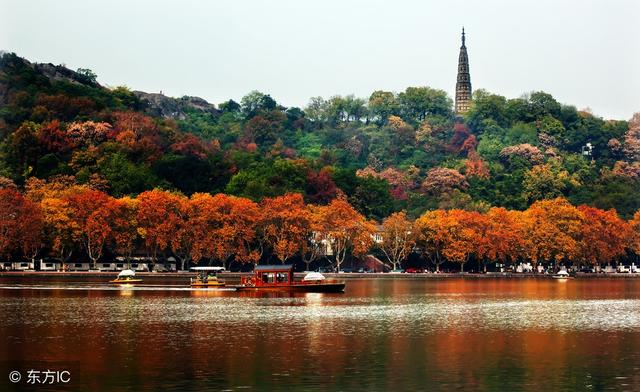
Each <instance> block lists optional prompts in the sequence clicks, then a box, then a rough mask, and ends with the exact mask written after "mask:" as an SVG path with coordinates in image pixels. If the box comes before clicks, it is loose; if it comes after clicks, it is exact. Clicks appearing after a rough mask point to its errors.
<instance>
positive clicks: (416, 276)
mask: <svg viewBox="0 0 640 392" xmlns="http://www.w3.org/2000/svg"><path fill="white" fill-rule="evenodd" d="M305 274H306V272H296V273H294V276H295V277H296V278H300V279H301V278H302V277H304V276H305ZM117 275H118V272H111V271H104V272H99V271H2V272H0V278H11V277H14V278H15V277H19V278H23V277H31V278H56V277H61V278H72V277H84V278H98V277H105V278H110V277H115V276H117ZM136 275H137V276H141V277H145V278H151V279H158V280H171V279H180V278H185V279H187V278H191V277H195V276H196V273H194V272H136ZM251 275H252V273H251V272H222V273H220V274H218V276H219V277H220V278H223V279H232V280H236V279H237V280H240V277H242V276H251ZM323 275H324V276H325V277H327V278H328V279H341V280H351V279H371V280H376V279H381V280H406V279H408V280H422V279H454V278H458V279H460V278H462V279H552V275H549V274H534V273H513V272H488V273H486V274H485V273H482V274H480V273H438V274H436V273H382V272H374V273H358V272H345V273H323ZM575 277H576V279H638V278H640V273H635V274H634V273H581V272H578V273H577V274H576V275H575Z"/></svg>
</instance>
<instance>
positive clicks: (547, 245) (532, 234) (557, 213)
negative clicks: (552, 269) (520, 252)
mask: <svg viewBox="0 0 640 392" xmlns="http://www.w3.org/2000/svg"><path fill="white" fill-rule="evenodd" d="M583 219H584V216H583V214H582V212H581V211H580V210H578V209H577V208H576V207H574V206H573V205H571V204H570V203H569V202H568V201H567V200H565V199H563V198H557V199H553V200H541V201H537V202H535V203H533V204H532V205H531V207H529V209H528V210H527V211H525V212H524V214H523V220H522V223H523V234H524V255H525V256H526V257H527V258H528V259H529V260H531V262H532V263H533V265H534V266H535V265H537V264H538V263H539V262H542V261H553V262H568V261H572V260H574V259H575V258H576V256H577V255H578V246H579V240H580V232H581V227H582V222H583Z"/></svg>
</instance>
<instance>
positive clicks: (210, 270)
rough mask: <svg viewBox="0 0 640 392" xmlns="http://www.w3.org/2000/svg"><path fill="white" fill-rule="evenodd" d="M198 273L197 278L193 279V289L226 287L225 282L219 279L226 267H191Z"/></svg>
mask: <svg viewBox="0 0 640 392" xmlns="http://www.w3.org/2000/svg"><path fill="white" fill-rule="evenodd" d="M191 270H192V271H195V272H197V275H196V277H195V278H191V287H199V288H215V287H224V286H225V285H226V283H225V281H224V280H222V279H218V273H220V272H222V271H224V267H191Z"/></svg>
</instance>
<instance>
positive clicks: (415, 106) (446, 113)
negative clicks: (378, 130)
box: [398, 87, 453, 124]
mask: <svg viewBox="0 0 640 392" xmlns="http://www.w3.org/2000/svg"><path fill="white" fill-rule="evenodd" d="M398 103H399V106H400V113H402V116H403V117H404V118H405V119H406V120H408V121H410V122H412V123H414V124H417V123H419V122H422V121H423V120H424V119H425V118H426V117H427V116H429V115H436V116H442V117H451V116H452V115H453V111H452V106H453V101H452V100H451V98H449V97H448V96H447V93H446V92H444V91H443V90H436V89H433V88H430V87H407V89H406V90H405V91H404V92H401V93H400V94H398Z"/></svg>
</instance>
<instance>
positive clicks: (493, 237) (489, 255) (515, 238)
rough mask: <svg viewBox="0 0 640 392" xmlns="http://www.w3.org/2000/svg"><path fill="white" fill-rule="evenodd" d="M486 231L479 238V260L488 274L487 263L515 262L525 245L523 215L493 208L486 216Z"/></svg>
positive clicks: (518, 212)
mask: <svg viewBox="0 0 640 392" xmlns="http://www.w3.org/2000/svg"><path fill="white" fill-rule="evenodd" d="M485 224H486V226H485V227H486V229H485V230H484V232H483V233H482V235H481V236H480V238H479V244H478V245H479V247H478V248H479V252H478V258H479V259H480V260H481V261H482V263H483V268H484V272H487V263H489V262H495V261H500V262H502V263H506V262H508V261H514V260H515V259H516V258H517V257H518V255H520V254H522V247H523V245H524V239H523V233H522V213H521V212H520V211H509V210H507V209H505V208H501V207H493V208H491V209H490V210H489V211H488V212H487V214H486V221H485Z"/></svg>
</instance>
